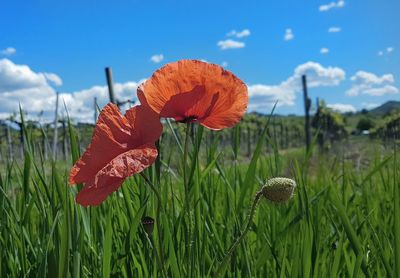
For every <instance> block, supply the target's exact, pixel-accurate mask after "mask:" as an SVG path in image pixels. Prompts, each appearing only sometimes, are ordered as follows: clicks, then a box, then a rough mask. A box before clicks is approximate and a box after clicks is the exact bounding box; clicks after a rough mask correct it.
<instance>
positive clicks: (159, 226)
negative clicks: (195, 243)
mask: <svg viewBox="0 0 400 278" xmlns="http://www.w3.org/2000/svg"><path fill="white" fill-rule="evenodd" d="M140 175H141V176H142V177H143V179H144V180H145V181H146V183H147V184H148V185H149V186H150V188H151V190H153V192H154V194H155V195H156V198H157V203H158V204H157V218H156V220H155V223H156V225H157V234H158V241H159V249H160V252H157V248H154V250H155V252H156V257H157V261H158V264H159V267H160V269H161V273H162V276H163V277H166V275H165V272H164V263H163V261H162V258H163V257H164V256H163V252H162V244H161V240H162V239H161V225H160V221H161V213H160V210H163V207H162V202H161V196H160V194H159V193H158V190H157V189H156V187H155V186H154V185H153V183H152V182H151V181H150V179H149V178H148V177H147V176H146V175H145V174H144V173H143V172H141V173H140Z"/></svg>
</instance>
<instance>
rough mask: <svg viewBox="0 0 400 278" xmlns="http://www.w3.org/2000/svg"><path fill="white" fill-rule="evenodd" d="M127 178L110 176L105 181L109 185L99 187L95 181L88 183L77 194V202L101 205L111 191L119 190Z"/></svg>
mask: <svg viewBox="0 0 400 278" xmlns="http://www.w3.org/2000/svg"><path fill="white" fill-rule="evenodd" d="M124 180H125V179H123V178H115V177H108V178H107V180H105V182H107V186H103V187H97V186H95V185H94V184H93V183H88V184H86V185H85V187H83V188H82V190H81V191H79V193H78V194H77V195H76V202H77V203H78V204H80V205H82V206H85V207H87V206H97V205H100V204H101V203H102V202H103V201H104V200H105V199H106V198H107V197H108V196H109V195H110V194H111V193H113V192H114V191H116V190H118V188H119V187H120V186H121V185H122V183H123V182H124Z"/></svg>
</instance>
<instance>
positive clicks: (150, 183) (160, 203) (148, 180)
mask: <svg viewBox="0 0 400 278" xmlns="http://www.w3.org/2000/svg"><path fill="white" fill-rule="evenodd" d="M140 175H141V176H142V177H143V179H144V180H145V181H146V183H147V185H148V186H150V188H151V190H153V192H154V194H156V198H157V201H158V205H159V206H160V208H162V202H161V196H160V193H158V191H157V189H156V188H155V186H154V185H153V183H152V182H151V181H150V179H149V178H148V177H147V176H146V175H145V174H144V173H143V172H141V173H140Z"/></svg>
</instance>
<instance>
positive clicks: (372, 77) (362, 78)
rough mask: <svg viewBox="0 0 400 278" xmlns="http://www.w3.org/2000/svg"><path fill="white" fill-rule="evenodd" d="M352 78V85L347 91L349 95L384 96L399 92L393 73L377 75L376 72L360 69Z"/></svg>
mask: <svg viewBox="0 0 400 278" xmlns="http://www.w3.org/2000/svg"><path fill="white" fill-rule="evenodd" d="M350 80H351V81H352V83H353V84H352V86H351V88H350V89H349V90H347V91H346V94H347V95H348V96H358V95H360V94H364V95H370V96H383V95H387V94H398V93H399V89H398V88H397V87H395V86H394V82H395V81H394V76H393V74H384V75H382V76H377V75H376V74H374V73H371V72H366V71H358V72H356V74H355V75H353V76H352V77H351V78H350Z"/></svg>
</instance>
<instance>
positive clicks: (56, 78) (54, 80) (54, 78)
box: [43, 72, 63, 86]
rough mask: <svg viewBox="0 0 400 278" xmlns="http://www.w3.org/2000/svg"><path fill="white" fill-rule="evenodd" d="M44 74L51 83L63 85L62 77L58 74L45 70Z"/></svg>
mask: <svg viewBox="0 0 400 278" xmlns="http://www.w3.org/2000/svg"><path fill="white" fill-rule="evenodd" d="M43 74H44V76H45V77H46V79H47V81H50V82H51V83H53V85H55V86H61V85H62V84H63V82H62V80H61V78H60V77H59V76H58V75H57V74H55V73H51V72H50V73H49V72H45V73H43Z"/></svg>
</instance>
